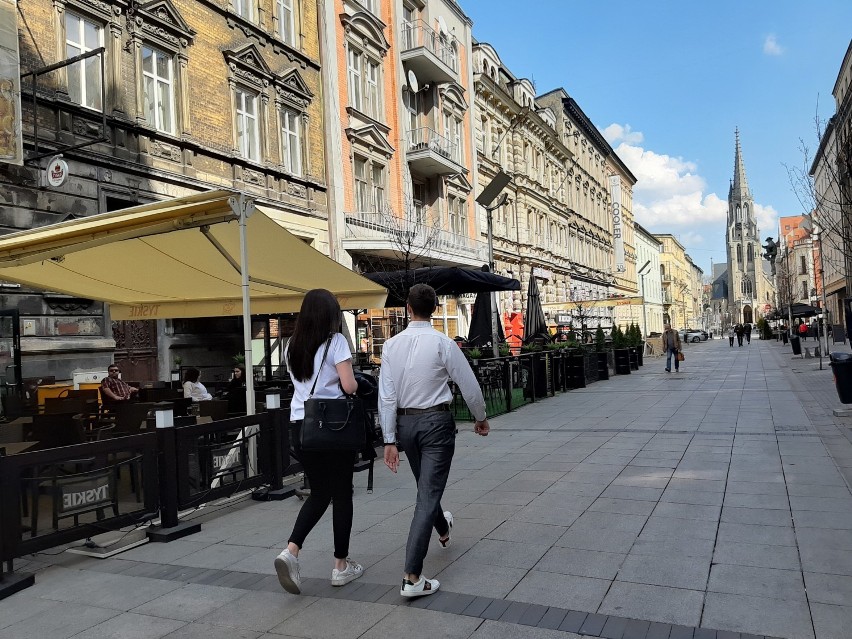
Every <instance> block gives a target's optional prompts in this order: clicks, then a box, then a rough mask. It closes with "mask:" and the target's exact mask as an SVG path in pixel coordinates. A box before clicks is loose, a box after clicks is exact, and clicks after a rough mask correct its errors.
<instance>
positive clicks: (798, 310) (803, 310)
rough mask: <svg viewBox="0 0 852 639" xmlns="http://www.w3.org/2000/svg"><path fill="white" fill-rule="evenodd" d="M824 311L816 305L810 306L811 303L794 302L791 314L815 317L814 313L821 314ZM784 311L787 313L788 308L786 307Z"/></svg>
mask: <svg viewBox="0 0 852 639" xmlns="http://www.w3.org/2000/svg"><path fill="white" fill-rule="evenodd" d="M821 312H822V311H821V310H820V309H818V308H816V307H815V306H810V305H809V304H802V303H801V302H800V303H797V304H793V306H792V307H791V308H790V314H791V315H792V316H793V317H813V316H814V315H819V314H820V313H821ZM784 313H785V314H786V313H787V309H786V308H785V309H784Z"/></svg>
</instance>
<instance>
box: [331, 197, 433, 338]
mask: <svg viewBox="0 0 852 639" xmlns="http://www.w3.org/2000/svg"><path fill="white" fill-rule="evenodd" d="M346 223H347V225H350V226H356V227H359V229H358V231H359V232H357V233H354V234H355V235H357V236H359V237H365V236H372V237H374V238H375V239H378V240H384V241H387V242H388V247H387V248H386V249H385V250H376V251H373V252H364V253H361V255H360V256H359V257H360V260H359V261H360V262H361V263H362V264H361V266H360V267H359V268H360V270H361V271H362V272H378V271H404V272H405V276H404V278H403V280H402V281H401V282H400V283H398V284H392V285H391V286H389V290H390V293H391V294H392V295H393V296H395V297H398V298H401V299H405V298H406V296H407V295H408V289H409V288H411V286H412V284H413V283H414V282H413V276H412V275H410V273H411V271H413V270H414V269H416V268H420V267H422V266H429V265H430V264H431V256H432V254H433V251H434V250H435V249H437V248H438V247H439V245H440V243H441V236H442V234H441V226H440V220H439V219H436V217H434V216H433V215H432V214H431V212H430V211H429V210H428V209H425V208H421V207H416V206H413V205H411V204H408V205H407V206H406V210H405V211H404V213H403V214H402V215H398V214H397V213H396V212H395V211H394V210H393V208H392V207H391V205H390V204H388V203H382V204H381V205H379V206H376V207H375V210H374V211H373V212H372V213H369V214H367V215H365V216H361V217H358V218H354V217H347V219H346ZM405 324H406V325H407V324H408V309H406V311H405Z"/></svg>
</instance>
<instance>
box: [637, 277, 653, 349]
mask: <svg viewBox="0 0 852 639" xmlns="http://www.w3.org/2000/svg"><path fill="white" fill-rule="evenodd" d="M650 264H651V260H648V261H647V262H645V263H644V264H643V265H642V268H640V269H639V271H638V273H639V277H640V278H641V279H640V282H641V285H642V335H644V336H645V337H648V311H647V308H646V306H645V276H646V275H647V274H648V273H643V272H642V271H644V270H645V269H646V268H648V266H649V265H650Z"/></svg>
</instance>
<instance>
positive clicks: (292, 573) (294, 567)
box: [275, 549, 302, 595]
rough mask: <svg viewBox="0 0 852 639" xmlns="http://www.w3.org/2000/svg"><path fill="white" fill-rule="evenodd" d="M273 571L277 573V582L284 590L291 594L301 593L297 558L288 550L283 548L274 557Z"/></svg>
mask: <svg viewBox="0 0 852 639" xmlns="http://www.w3.org/2000/svg"><path fill="white" fill-rule="evenodd" d="M275 572H277V573H278V583H280V584H281V587H282V588H284V590H286V591H287V592H289V593H291V594H293V595H299V594H301V593H302V588H301V586H302V577H301V576H300V575H299V560H298V558H296V557H295V556H294V555H293V554H292V553H291V552H290V551H289V550H287V549H285V550H284V552H282V553H281V554H280V555H278V556H277V557H276V558H275Z"/></svg>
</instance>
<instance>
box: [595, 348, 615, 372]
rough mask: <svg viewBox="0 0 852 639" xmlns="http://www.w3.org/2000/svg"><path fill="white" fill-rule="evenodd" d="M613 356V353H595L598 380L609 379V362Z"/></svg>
mask: <svg viewBox="0 0 852 639" xmlns="http://www.w3.org/2000/svg"><path fill="white" fill-rule="evenodd" d="M611 355H612V352H611V351H604V352H603V353H595V358H596V359H597V363H598V379H609V360H610V357H611Z"/></svg>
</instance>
